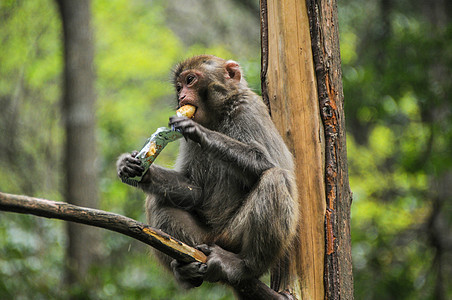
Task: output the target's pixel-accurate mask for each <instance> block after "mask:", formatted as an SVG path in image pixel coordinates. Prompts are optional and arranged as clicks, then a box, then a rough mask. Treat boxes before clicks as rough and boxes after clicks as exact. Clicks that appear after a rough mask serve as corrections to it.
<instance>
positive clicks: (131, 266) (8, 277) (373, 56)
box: [0, 0, 452, 299]
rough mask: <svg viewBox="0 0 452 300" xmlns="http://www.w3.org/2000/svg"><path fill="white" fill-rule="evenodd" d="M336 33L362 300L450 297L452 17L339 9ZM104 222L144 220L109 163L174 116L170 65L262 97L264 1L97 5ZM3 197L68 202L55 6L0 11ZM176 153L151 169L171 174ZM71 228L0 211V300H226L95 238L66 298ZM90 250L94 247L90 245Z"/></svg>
mask: <svg viewBox="0 0 452 300" xmlns="http://www.w3.org/2000/svg"><path fill="white" fill-rule="evenodd" d="M338 9H339V24H340V41H341V45H340V46H341V57H342V69H343V83H344V94H345V110H346V123H347V134H348V138H347V143H348V145H347V146H348V161H349V172H350V184H351V188H352V191H353V193H354V197H353V205H352V219H351V226H352V254H353V266H354V269H353V271H354V278H355V297H356V299H451V298H452V285H451V282H452V263H451V262H452V255H451V253H452V231H451V228H452V226H451V223H452V189H451V186H452V150H451V149H452V115H451V108H452V105H451V104H452V99H451V98H450V97H451V96H450V95H452V76H451V75H452V74H451V73H452V22H451V21H452V19H451V17H452V5H451V2H449V1H447V0H430V1H421V0H414V1H408V0H394V1H390V0H377V1H360V0H342V1H339V8H338ZM91 10H92V20H91V24H92V30H93V33H94V40H93V41H94V47H95V50H94V70H95V74H96V78H95V83H94V87H95V95H96V102H95V103H96V104H95V105H96V106H95V108H96V139H97V153H92V155H94V156H95V164H94V165H93V169H94V170H95V172H96V174H97V179H98V190H99V192H98V195H94V196H93V198H96V197H98V199H99V208H100V209H104V210H107V211H111V212H115V213H119V214H123V215H126V216H129V217H131V218H134V219H137V220H140V221H144V220H145V218H144V215H143V198H144V197H143V195H142V193H141V192H139V191H136V190H134V189H133V188H130V187H128V186H126V185H124V184H122V183H121V182H120V181H119V180H118V179H117V178H116V170H115V161H116V158H117V156H118V155H119V154H120V153H123V152H129V151H131V150H134V149H137V148H140V146H141V145H142V144H143V142H144V140H145V139H146V138H147V137H148V136H149V135H150V134H151V133H153V132H154V130H155V129H156V128H157V127H161V126H165V125H166V124H167V120H168V117H169V116H170V115H172V114H173V113H174V110H173V109H174V105H175V97H174V95H173V90H172V86H171V84H170V75H171V72H170V70H171V68H172V67H173V65H174V64H175V63H176V62H178V61H180V60H183V59H184V58H186V57H189V56H191V55H194V54H202V53H208V54H215V55H218V56H222V57H225V58H232V59H235V60H237V61H239V62H240V63H241V65H242V66H243V68H244V71H245V75H246V76H247V80H248V81H249V83H250V85H251V86H252V87H253V89H255V90H256V91H257V92H259V90H260V82H259V76H260V73H259V72H260V42H259V39H260V33H259V3H258V1H257V0H249V1H239V0H223V1H208V0H200V1H195V0H186V1H163V0H152V1H151V0H148V1H145V0H131V1H128V0H112V1H108V0H92V5H91ZM0 43H1V44H0V191H2V192H8V193H16V194H26V195H30V196H35V197H42V198H47V199H51V200H57V201H63V200H64V197H63V195H64V192H63V185H64V182H63V181H64V177H63V175H64V173H65V167H66V166H65V164H64V160H63V156H64V153H63V151H64V150H63V149H64V148H63V145H64V138H65V132H64V126H63V120H62V107H61V106H62V105H61V99H62V95H63V90H62V89H63V84H62V83H63V78H62V74H63V68H64V66H63V54H64V51H63V38H62V22H61V17H60V14H59V12H58V7H57V5H56V3H55V2H54V1H52V0H17V1H14V0H1V1H0ZM176 155H177V143H174V144H172V145H170V146H168V147H167V149H165V151H163V152H162V154H161V155H160V156H159V158H158V164H161V165H164V166H168V167H171V165H172V164H173V162H174V159H175V157H176ZM66 226H67V225H66V223H65V222H63V221H57V220H48V219H43V218H38V217H34V216H28V215H18V214H12V213H4V212H0V298H1V299H66V298H69V297H72V296H78V297H80V298H84V299H88V298H92V299H121V298H123V299H141V298H143V299H144V298H146V299H230V298H232V294H231V293H230V291H229V290H227V289H226V288H224V287H222V286H219V285H211V284H203V286H202V287H201V288H199V289H195V290H192V291H189V292H186V291H182V290H180V289H179V288H178V287H177V286H176V285H175V283H174V281H173V280H172V278H171V275H169V274H167V273H166V272H164V271H163V269H161V268H160V267H159V266H157V265H156V263H155V262H154V261H153V259H151V258H150V257H149V251H148V248H147V247H146V246H145V245H144V244H141V243H140V242H137V241H134V240H132V239H130V238H128V237H125V236H122V235H120V234H116V233H112V232H107V231H105V230H103V231H102V230H100V231H99V232H98V234H99V235H98V236H99V239H100V243H99V245H97V246H96V247H95V254H94V255H95V259H94V260H93V263H92V264H91V267H90V269H89V271H88V272H87V273H86V274H85V275H84V279H83V280H81V281H80V282H79V283H78V284H73V285H72V286H71V287H70V288H69V287H67V286H66V285H64V282H65V280H64V278H65V276H66V275H65V274H66V272H67V270H66V269H67V268H68V265H67V263H66V260H65V253H66V246H67V244H68V238H67V231H66ZM85 246H86V247H88V245H85Z"/></svg>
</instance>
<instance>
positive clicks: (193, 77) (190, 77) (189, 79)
mask: <svg viewBox="0 0 452 300" xmlns="http://www.w3.org/2000/svg"><path fill="white" fill-rule="evenodd" d="M195 79H196V76H195V75H193V74H190V75H188V76H187V79H186V82H187V85H190V84H192V83H193V82H194V81H195Z"/></svg>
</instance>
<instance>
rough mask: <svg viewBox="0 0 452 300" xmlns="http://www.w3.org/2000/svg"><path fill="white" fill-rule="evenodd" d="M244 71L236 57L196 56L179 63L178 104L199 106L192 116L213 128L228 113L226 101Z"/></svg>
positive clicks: (176, 80)
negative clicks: (233, 58) (232, 58)
mask: <svg viewBox="0 0 452 300" xmlns="http://www.w3.org/2000/svg"><path fill="white" fill-rule="evenodd" d="M240 80H241V71H240V67H239V65H238V64H237V63H236V62H234V61H226V60H224V59H221V58H218V57H215V56H208V55H202V56H196V57H193V58H190V59H188V60H186V61H185V62H183V63H181V64H180V65H178V66H177V68H176V71H175V80H174V85H175V88H176V92H177V101H178V107H181V106H183V105H186V104H190V105H193V106H195V107H196V112H195V115H194V117H193V120H194V121H196V122H197V123H199V124H201V125H203V126H205V127H208V128H214V127H215V125H216V124H218V120H219V119H221V115H222V114H224V113H225V109H227V107H226V106H225V102H226V101H227V100H228V99H229V98H231V97H232V96H233V95H234V94H236V93H237V92H238V90H239V85H240Z"/></svg>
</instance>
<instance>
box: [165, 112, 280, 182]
mask: <svg viewBox="0 0 452 300" xmlns="http://www.w3.org/2000/svg"><path fill="white" fill-rule="evenodd" d="M169 125H170V126H174V127H175V128H176V129H178V130H180V131H181V132H182V134H183V135H184V136H185V137H187V138H189V139H191V140H193V141H195V142H197V143H199V144H200V145H201V147H203V148H205V149H208V150H209V152H210V153H211V154H213V155H214V156H215V157H217V158H218V159H220V160H222V161H225V162H227V163H229V164H230V165H231V166H232V167H234V166H235V167H237V168H238V169H240V170H241V172H243V173H244V174H245V175H246V176H256V177H260V176H261V174H262V173H263V172H264V171H266V170H268V169H270V168H272V167H274V166H275V164H274V163H273V160H272V159H271V157H270V155H269V154H268V152H267V151H266V150H265V148H264V147H261V146H260V145H259V144H257V142H254V143H253V144H245V143H242V142H240V141H238V140H235V139H233V138H230V137H228V136H226V135H224V134H222V133H219V132H216V131H212V130H209V129H207V128H205V127H203V126H202V125H200V124H198V123H196V122H195V121H193V120H191V119H188V118H185V117H171V118H170V123H169Z"/></svg>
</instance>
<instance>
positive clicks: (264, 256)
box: [201, 168, 298, 284]
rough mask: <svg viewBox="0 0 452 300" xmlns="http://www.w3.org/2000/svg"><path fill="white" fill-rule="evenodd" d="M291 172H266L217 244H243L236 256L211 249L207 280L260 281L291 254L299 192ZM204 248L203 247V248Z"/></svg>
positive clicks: (231, 281)
mask: <svg viewBox="0 0 452 300" xmlns="http://www.w3.org/2000/svg"><path fill="white" fill-rule="evenodd" d="M295 189H296V187H295V186H294V181H293V179H292V178H290V175H289V172H287V171H285V170H282V169H280V168H271V169H269V170H267V171H265V172H264V173H263V174H262V176H261V178H260V180H259V182H258V183H257V184H256V186H255V187H254V189H253V190H252V192H251V193H250V194H249V196H248V197H247V199H246V200H245V202H244V203H243V206H242V207H241V208H240V210H239V212H238V213H237V215H236V216H235V217H234V218H233V219H232V220H231V222H230V223H229V225H228V226H227V229H226V230H225V231H224V232H223V233H222V234H221V235H220V239H219V240H218V241H217V242H216V244H217V245H222V246H223V245H224V246H227V245H231V244H232V245H237V244H238V245H239V246H240V251H239V253H237V254H235V253H232V252H229V251H226V250H224V249H223V248H221V247H219V246H213V247H208V248H209V249H208V251H210V252H211V253H210V255H209V258H208V261H207V266H208V269H207V274H206V279H207V280H209V281H216V280H222V281H227V282H229V283H232V284H234V283H236V282H238V281H241V280H244V279H250V278H257V277H259V276H261V275H262V274H263V273H265V272H266V271H267V270H268V269H269V268H270V266H271V265H272V264H273V263H274V262H275V260H277V259H278V258H280V257H281V256H282V255H283V254H284V251H287V247H288V246H289V244H290V242H291V240H292V239H293V236H294V234H295V230H296V224H297V211H298V208H297V203H296V201H294V198H293V197H292V195H295V193H296V190H295ZM201 249H202V248H201Z"/></svg>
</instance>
